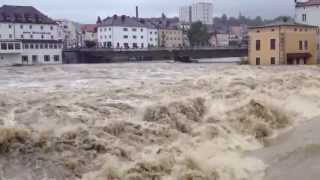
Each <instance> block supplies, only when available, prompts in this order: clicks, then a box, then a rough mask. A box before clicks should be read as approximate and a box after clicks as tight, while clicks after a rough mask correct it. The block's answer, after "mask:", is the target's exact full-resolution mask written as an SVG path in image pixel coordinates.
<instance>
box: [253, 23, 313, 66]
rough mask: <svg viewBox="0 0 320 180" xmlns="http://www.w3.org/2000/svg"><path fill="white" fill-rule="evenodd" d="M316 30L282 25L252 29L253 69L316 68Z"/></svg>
mask: <svg viewBox="0 0 320 180" xmlns="http://www.w3.org/2000/svg"><path fill="white" fill-rule="evenodd" d="M317 31H318V28H317V27H316V26H310V25H303V24H299V23H295V22H288V21H283V22H278V23H273V24H270V25H266V26H258V27H251V28H249V62H250V64H252V65H272V64H316V63H317Z"/></svg>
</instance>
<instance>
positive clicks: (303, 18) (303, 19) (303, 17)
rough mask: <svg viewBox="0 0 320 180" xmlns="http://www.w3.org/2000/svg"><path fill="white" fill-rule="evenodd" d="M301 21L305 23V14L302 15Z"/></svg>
mask: <svg viewBox="0 0 320 180" xmlns="http://www.w3.org/2000/svg"><path fill="white" fill-rule="evenodd" d="M302 21H303V22H306V21H307V14H302Z"/></svg>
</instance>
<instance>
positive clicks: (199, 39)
mask: <svg viewBox="0 0 320 180" xmlns="http://www.w3.org/2000/svg"><path fill="white" fill-rule="evenodd" d="M188 38H189V40H190V44H191V46H192V47H194V46H204V45H208V43H209V39H210V34H209V33H208V28H207V26H206V25H204V24H202V23H201V22H200V21H199V22H195V23H192V24H191V27H190V29H189V31H188Z"/></svg>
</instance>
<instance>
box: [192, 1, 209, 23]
mask: <svg viewBox="0 0 320 180" xmlns="http://www.w3.org/2000/svg"><path fill="white" fill-rule="evenodd" d="M197 21H201V22H202V23H203V24H213V4H212V3H208V2H198V3H195V4H193V5H192V22H197Z"/></svg>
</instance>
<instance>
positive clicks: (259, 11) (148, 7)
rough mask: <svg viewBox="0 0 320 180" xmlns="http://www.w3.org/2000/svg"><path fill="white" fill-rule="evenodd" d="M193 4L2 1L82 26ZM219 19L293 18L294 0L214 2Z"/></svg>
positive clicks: (169, 0) (166, 0)
mask: <svg viewBox="0 0 320 180" xmlns="http://www.w3.org/2000/svg"><path fill="white" fill-rule="evenodd" d="M192 2H193V1H192V0H0V4H8V5H32V6H35V7H36V8H38V9H39V10H41V11H42V12H44V13H46V14H47V15H48V16H50V17H52V18H65V19H71V20H74V21H78V22H81V23H94V22H95V21H96V18H97V16H101V17H106V16H111V15H113V14H127V15H134V14H135V9H134V7H135V5H138V6H139V7H140V15H141V16H142V17H155V16H160V15H161V13H162V12H164V13H165V14H167V15H168V16H177V15H178V7H179V6H181V5H188V4H191V3H192ZM214 6H215V7H214V12H215V15H221V14H223V13H226V14H227V15H232V16H238V14H239V13H240V12H241V13H242V14H243V15H246V16H251V17H252V16H262V17H263V18H272V17H275V16H279V15H293V12H294V0H214Z"/></svg>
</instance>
